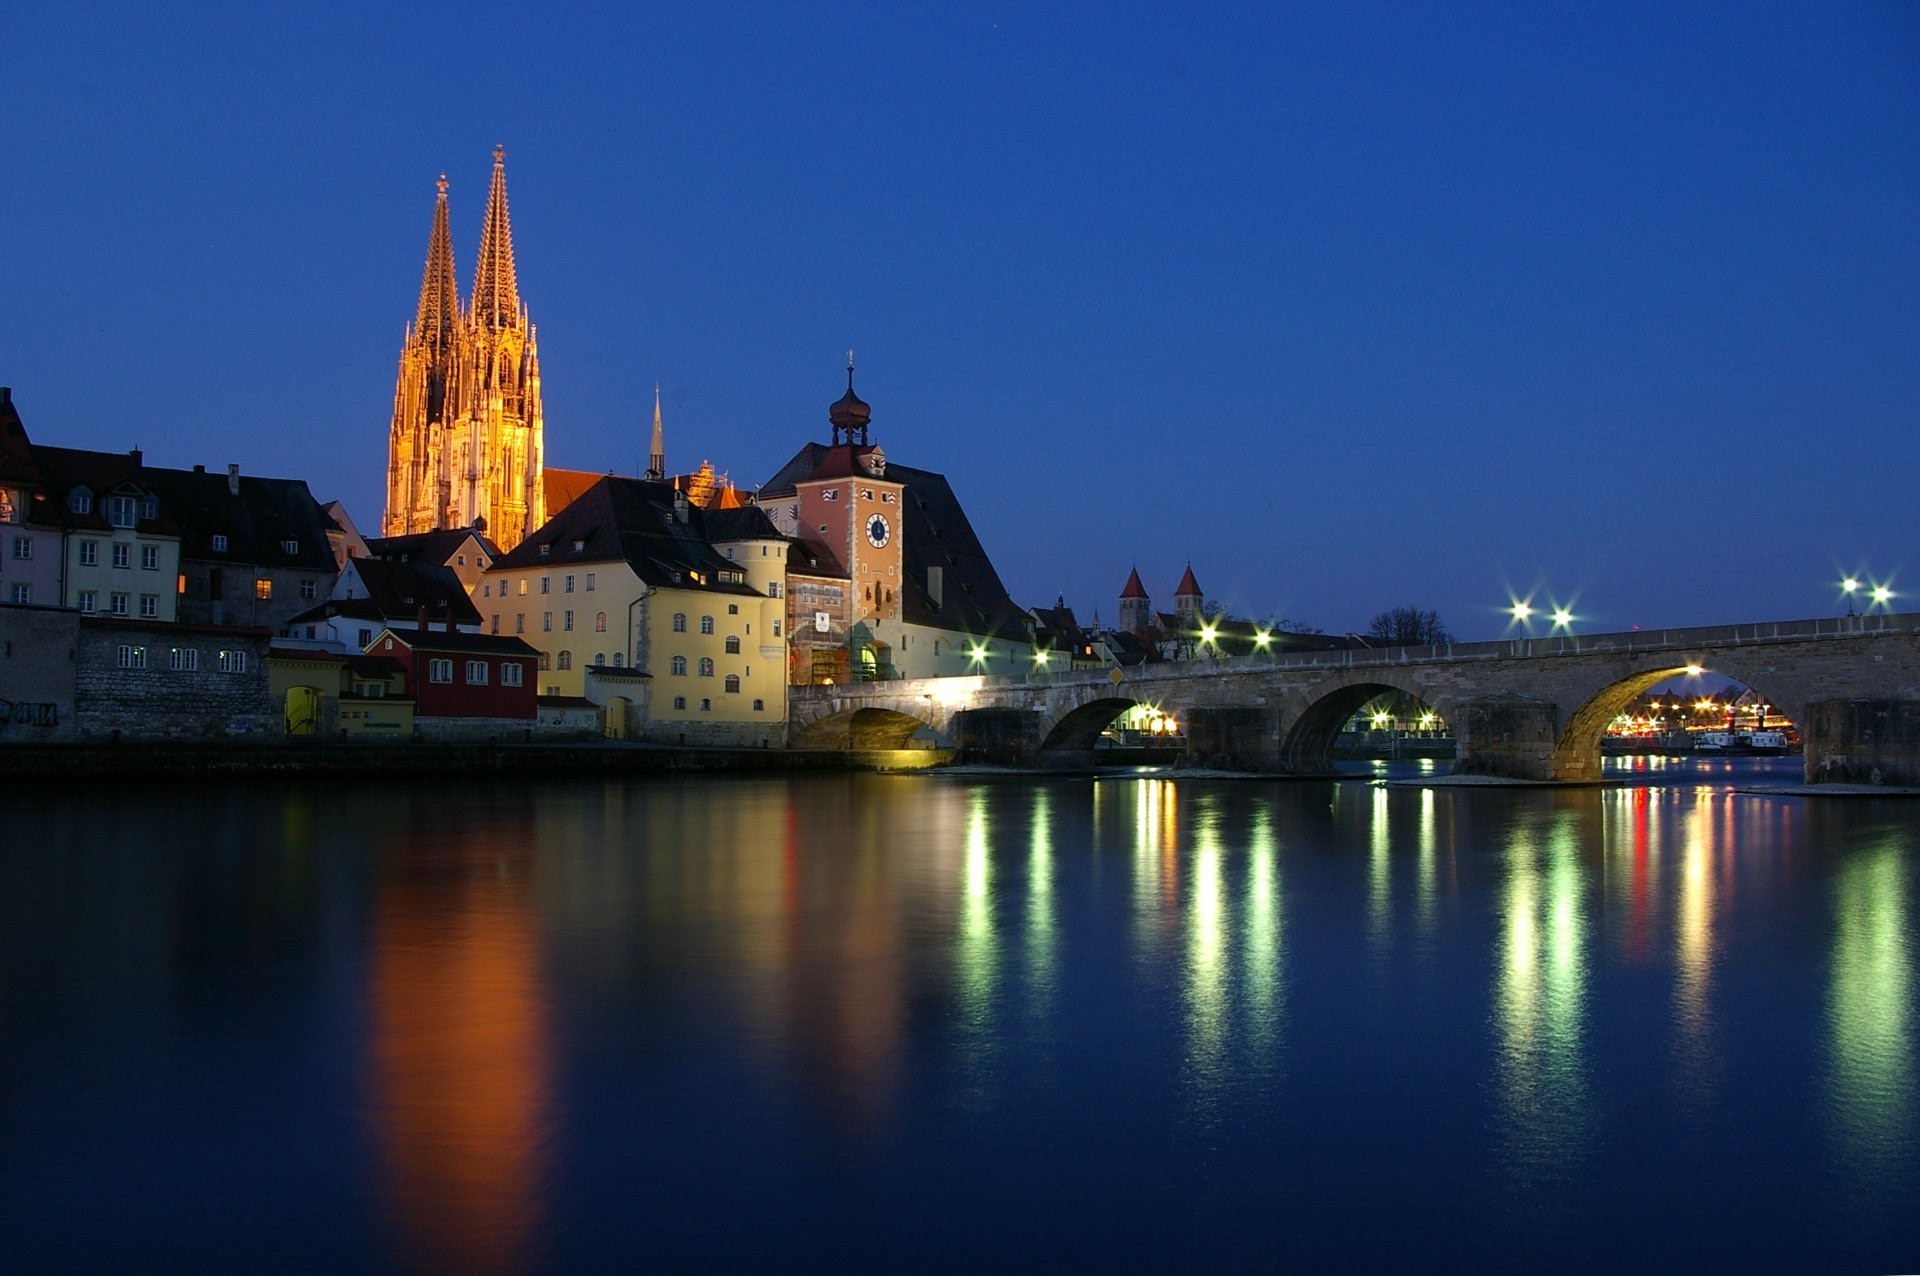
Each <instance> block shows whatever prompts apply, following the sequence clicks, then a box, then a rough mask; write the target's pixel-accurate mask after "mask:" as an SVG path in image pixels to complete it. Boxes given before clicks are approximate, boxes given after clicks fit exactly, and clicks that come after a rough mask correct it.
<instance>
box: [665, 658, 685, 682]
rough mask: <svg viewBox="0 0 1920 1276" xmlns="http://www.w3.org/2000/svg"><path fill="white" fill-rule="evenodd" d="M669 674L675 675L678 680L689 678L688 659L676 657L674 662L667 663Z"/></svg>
mask: <svg viewBox="0 0 1920 1276" xmlns="http://www.w3.org/2000/svg"><path fill="white" fill-rule="evenodd" d="M667 672H668V673H670V674H672V675H674V676H675V677H676V678H684V677H686V676H687V658H686V657H685V656H675V657H674V658H673V659H672V660H670V661H668V662H667Z"/></svg>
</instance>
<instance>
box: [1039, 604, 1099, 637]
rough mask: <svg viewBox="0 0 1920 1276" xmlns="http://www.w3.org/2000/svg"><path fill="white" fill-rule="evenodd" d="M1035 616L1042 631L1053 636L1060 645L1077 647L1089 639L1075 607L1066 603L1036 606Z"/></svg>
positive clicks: (1048, 635)
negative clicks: (1075, 611)
mask: <svg viewBox="0 0 1920 1276" xmlns="http://www.w3.org/2000/svg"><path fill="white" fill-rule="evenodd" d="M1033 618H1034V620H1035V622H1036V623H1038V625H1039V626H1040V630H1041V633H1042V634H1044V635H1046V636H1047V637H1049V638H1052V639H1053V641H1054V642H1055V644H1057V645H1059V646H1063V647H1077V646H1080V645H1081V644H1082V643H1084V642H1086V641H1087V635H1086V632H1085V631H1084V630H1083V629H1081V628H1080V622H1079V620H1078V619H1076V618H1075V617H1074V614H1073V608H1071V607H1069V606H1067V605H1066V604H1065V603H1062V604H1060V605H1059V606H1058V607H1035V608H1034V609H1033Z"/></svg>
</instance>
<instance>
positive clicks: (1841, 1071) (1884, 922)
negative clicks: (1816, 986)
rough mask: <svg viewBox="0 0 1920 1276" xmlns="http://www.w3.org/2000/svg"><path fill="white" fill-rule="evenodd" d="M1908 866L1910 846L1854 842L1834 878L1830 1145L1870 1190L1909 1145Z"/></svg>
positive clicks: (1879, 1189)
mask: <svg viewBox="0 0 1920 1276" xmlns="http://www.w3.org/2000/svg"><path fill="white" fill-rule="evenodd" d="M1907 853H1908V854H1910V853H1911V850H1910V849H1909V850H1908V852H1907ZM1908 874H1909V869H1908V865H1907V862H1906V855H1905V854H1903V853H1902V849H1901V848H1900V847H1899V846H1898V845H1897V844H1895V843H1893V842H1892V840H1891V839H1886V840H1883V841H1882V842H1881V843H1880V844H1878V845H1873V846H1867V847H1862V848H1860V849H1859V850H1858V852H1857V854H1856V855H1855V856H1853V857H1851V858H1849V859H1848V861H1847V862H1846V863H1845V864H1843V865H1842V866H1841V868H1840V871H1839V877H1838V879H1837V880H1836V882H1835V883H1834V894H1833V912H1834V924H1833V956H1832V965H1831V975H1830V986H1829V991H1828V1009H1827V1028H1828V1034H1829V1036H1828V1047H1827V1049H1828V1064H1827V1087H1828V1093H1829V1096H1830V1098H1829V1101H1830V1103H1831V1104H1832V1107H1833V1112H1834V1127H1833V1132H1834V1136H1835V1139H1836V1142H1837V1145H1838V1146H1837V1148H1836V1151H1837V1152H1838V1153H1839V1156H1840V1159H1841V1163H1842V1164H1843V1165H1845V1166H1847V1167H1848V1169H1849V1171H1850V1173H1849V1179H1850V1180H1851V1181H1852V1182H1853V1183H1854V1184H1855V1185H1856V1188H1857V1189H1858V1190H1859V1191H1860V1192H1861V1193H1863V1194H1868V1195H1880V1194H1884V1193H1885V1192H1886V1190H1887V1188H1888V1187H1889V1186H1890V1184H1891V1183H1892V1182H1893V1181H1895V1180H1894V1179H1893V1178H1892V1177H1891V1176H1890V1173H1889V1172H1890V1171H1891V1170H1892V1169H1894V1168H1895V1166H1896V1165H1897V1164H1898V1163H1900V1162H1901V1161H1902V1160H1904V1159H1910V1158H1911V1157H1912V1156H1913V1152H1914V1040H1913V1036H1914V1018H1913V1015H1914V1011H1913V998H1914V987H1913V953H1912V948H1911V940H1910V938H1909V936H1910V934H1911V930H1910V927H1911V926H1912V917H1913V914H1912V907H1913V902H1914V901H1913V900H1912V899H1911V898H1910V894H1909V892H1910V878H1909V875H1908Z"/></svg>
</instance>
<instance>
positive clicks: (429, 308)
mask: <svg viewBox="0 0 1920 1276" xmlns="http://www.w3.org/2000/svg"><path fill="white" fill-rule="evenodd" d="M436 185H437V187H438V189H439V197H438V198H437V199H436V200H435V201H434V205H433V232H432V234H430V235H429V236H428V238H427V269H426V273H425V274H424V275H422V276H421V278H420V309H419V311H418V312H417V313H416V314H415V316H414V320H413V331H414V335H415V336H416V337H417V338H418V339H419V340H421V341H422V342H424V343H425V344H427V345H429V346H432V347H433V348H434V349H436V350H439V351H441V352H443V353H444V352H445V351H447V350H450V349H452V347H453V341H454V336H455V334H456V333H457V331H458V330H459V327H460V289H459V285H458V284H456V283H455V282H454V274H453V231H452V230H451V229H450V228H449V226H448V224H447V175H446V174H445V173H442V174H440V180H439V182H438V183H436Z"/></svg>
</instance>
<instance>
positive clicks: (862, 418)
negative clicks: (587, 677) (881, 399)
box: [827, 350, 873, 447]
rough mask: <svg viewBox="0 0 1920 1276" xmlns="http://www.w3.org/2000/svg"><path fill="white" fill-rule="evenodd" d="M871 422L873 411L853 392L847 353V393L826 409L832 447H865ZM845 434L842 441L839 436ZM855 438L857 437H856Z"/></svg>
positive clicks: (851, 374)
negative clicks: (844, 445) (843, 445)
mask: <svg viewBox="0 0 1920 1276" xmlns="http://www.w3.org/2000/svg"><path fill="white" fill-rule="evenodd" d="M872 420H873V409H872V408H870V407H868V406H867V405H866V402H865V401H864V400H863V399H861V397H860V396H859V395H857V394H855V393H854V392H853V351H851V350H849V351H847V392H846V393H845V394H843V395H841V396H840V397H839V398H838V399H836V400H834V402H833V403H832V404H831V405H830V406H829V407H828V408H827V423H828V424H829V425H831V426H832V427H833V445H834V446H835V447H838V446H839V445H840V444H842V443H849V444H858V445H859V446H861V447H865V446H866V445H867V423H868V422H870V421H872ZM842 434H845V435H846V437H845V438H844V439H843V438H841V435H842ZM856 436H857V437H856Z"/></svg>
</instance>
